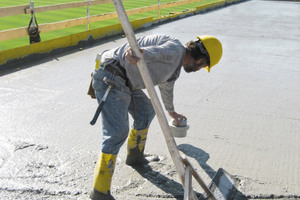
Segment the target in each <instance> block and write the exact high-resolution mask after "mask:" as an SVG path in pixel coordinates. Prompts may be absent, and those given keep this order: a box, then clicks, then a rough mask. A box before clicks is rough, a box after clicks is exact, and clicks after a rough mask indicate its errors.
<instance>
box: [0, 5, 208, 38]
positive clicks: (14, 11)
mask: <svg viewBox="0 0 300 200" xmlns="http://www.w3.org/2000/svg"><path fill="white" fill-rule="evenodd" d="M200 1H203V0H182V1H177V2H172V3H165V4H160V1H158V4H157V5H152V6H147V7H141V8H136V9H130V10H127V11H126V13H127V15H134V14H139V13H143V12H149V11H155V10H157V11H158V12H159V13H160V9H165V8H170V7H176V6H180V5H184V4H189V3H195V2H200ZM104 3H112V1H111V0H95V1H90V2H89V1H86V2H74V3H66V4H59V5H51V6H42V7H37V8H34V12H35V13H37V12H46V11H52V10H58V9H67V8H75V7H83V6H90V5H97V4H104ZM32 10H33V8H31V7H30V5H22V6H15V7H4V8H0V17H3V16H12V15H18V14H30V13H31V11H32ZM117 17H118V15H117V13H116V12H111V13H105V14H101V15H94V16H87V17H82V18H75V19H70V20H64V21H60V22H55V23H49V24H40V25H39V30H40V33H46V32H50V31H54V30H59V29H64V28H69V27H74V26H78V25H84V24H89V23H93V22H99V21H103V20H107V19H113V18H117ZM159 17H160V16H158V18H159ZM25 36H28V33H27V27H22V28H16V29H9V30H4V31H0V41H5V40H9V39H14V38H19V37H25Z"/></svg>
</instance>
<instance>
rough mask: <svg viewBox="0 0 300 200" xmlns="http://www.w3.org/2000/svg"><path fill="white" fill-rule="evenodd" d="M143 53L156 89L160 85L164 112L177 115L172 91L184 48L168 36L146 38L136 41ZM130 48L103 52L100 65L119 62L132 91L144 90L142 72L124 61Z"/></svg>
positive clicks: (123, 47)
mask: <svg viewBox="0 0 300 200" xmlns="http://www.w3.org/2000/svg"><path fill="white" fill-rule="evenodd" d="M137 42H138V44H139V46H140V47H141V48H142V49H143V50H144V54H143V56H144V60H145V62H146V64H147V67H148V70H149V73H150V75H151V78H152V81H153V84H154V85H158V87H159V89H160V92H161V97H162V100H163V103H164V105H165V108H166V110H167V111H169V112H173V111H174V104H173V89H174V83H175V81H176V80H177V78H178V77H179V74H180V70H181V66H182V63H183V58H184V55H185V47H184V46H183V45H182V44H181V43H180V41H179V40H177V39H175V38H172V37H170V36H166V35H151V36H145V37H142V38H140V39H138V40H137ZM128 48H129V44H124V45H123V46H120V47H118V48H115V49H111V50H108V51H105V52H103V53H102V54H101V55H99V56H98V58H99V57H100V63H101V64H104V66H105V65H107V64H111V63H112V62H113V61H114V60H117V61H119V63H120V64H121V66H123V67H124V68H125V69H126V75H127V77H128V79H129V81H130V83H131V85H132V90H139V89H144V88H145V85H144V82H143V79H142V77H141V74H140V72H139V69H138V67H137V66H135V65H131V64H128V63H127V62H126V61H125V52H126V50H127V49H128Z"/></svg>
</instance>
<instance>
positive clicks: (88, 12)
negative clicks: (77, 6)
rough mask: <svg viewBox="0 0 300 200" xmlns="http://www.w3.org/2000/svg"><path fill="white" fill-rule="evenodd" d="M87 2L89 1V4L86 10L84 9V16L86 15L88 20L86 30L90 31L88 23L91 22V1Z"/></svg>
mask: <svg viewBox="0 0 300 200" xmlns="http://www.w3.org/2000/svg"><path fill="white" fill-rule="evenodd" d="M88 1H89V4H88V6H87V9H86V15H87V18H88V24H87V26H86V28H87V30H88V31H89V30H90V21H91V15H90V5H91V0H88Z"/></svg>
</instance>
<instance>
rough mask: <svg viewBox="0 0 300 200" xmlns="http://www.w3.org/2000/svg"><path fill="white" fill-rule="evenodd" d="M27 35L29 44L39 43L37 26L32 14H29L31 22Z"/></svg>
mask: <svg viewBox="0 0 300 200" xmlns="http://www.w3.org/2000/svg"><path fill="white" fill-rule="evenodd" d="M27 31H28V35H29V42H30V44H34V43H37V42H40V41H41V37H40V31H39V26H38V24H37V21H36V18H35V15H34V13H31V20H30V22H29V25H28V29H27Z"/></svg>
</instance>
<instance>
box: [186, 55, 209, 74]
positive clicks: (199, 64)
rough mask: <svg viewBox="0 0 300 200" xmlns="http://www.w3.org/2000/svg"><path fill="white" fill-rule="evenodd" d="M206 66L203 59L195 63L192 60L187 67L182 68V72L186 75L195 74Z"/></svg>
mask: <svg viewBox="0 0 300 200" xmlns="http://www.w3.org/2000/svg"><path fill="white" fill-rule="evenodd" d="M206 66H208V65H207V63H206V62H205V59H204V58H201V59H199V60H197V61H195V60H192V61H191V62H189V63H188V64H187V65H185V66H183V68H184V70H185V71H186V72H187V73H190V72H196V71H199V70H200V69H201V68H204V67H206Z"/></svg>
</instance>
